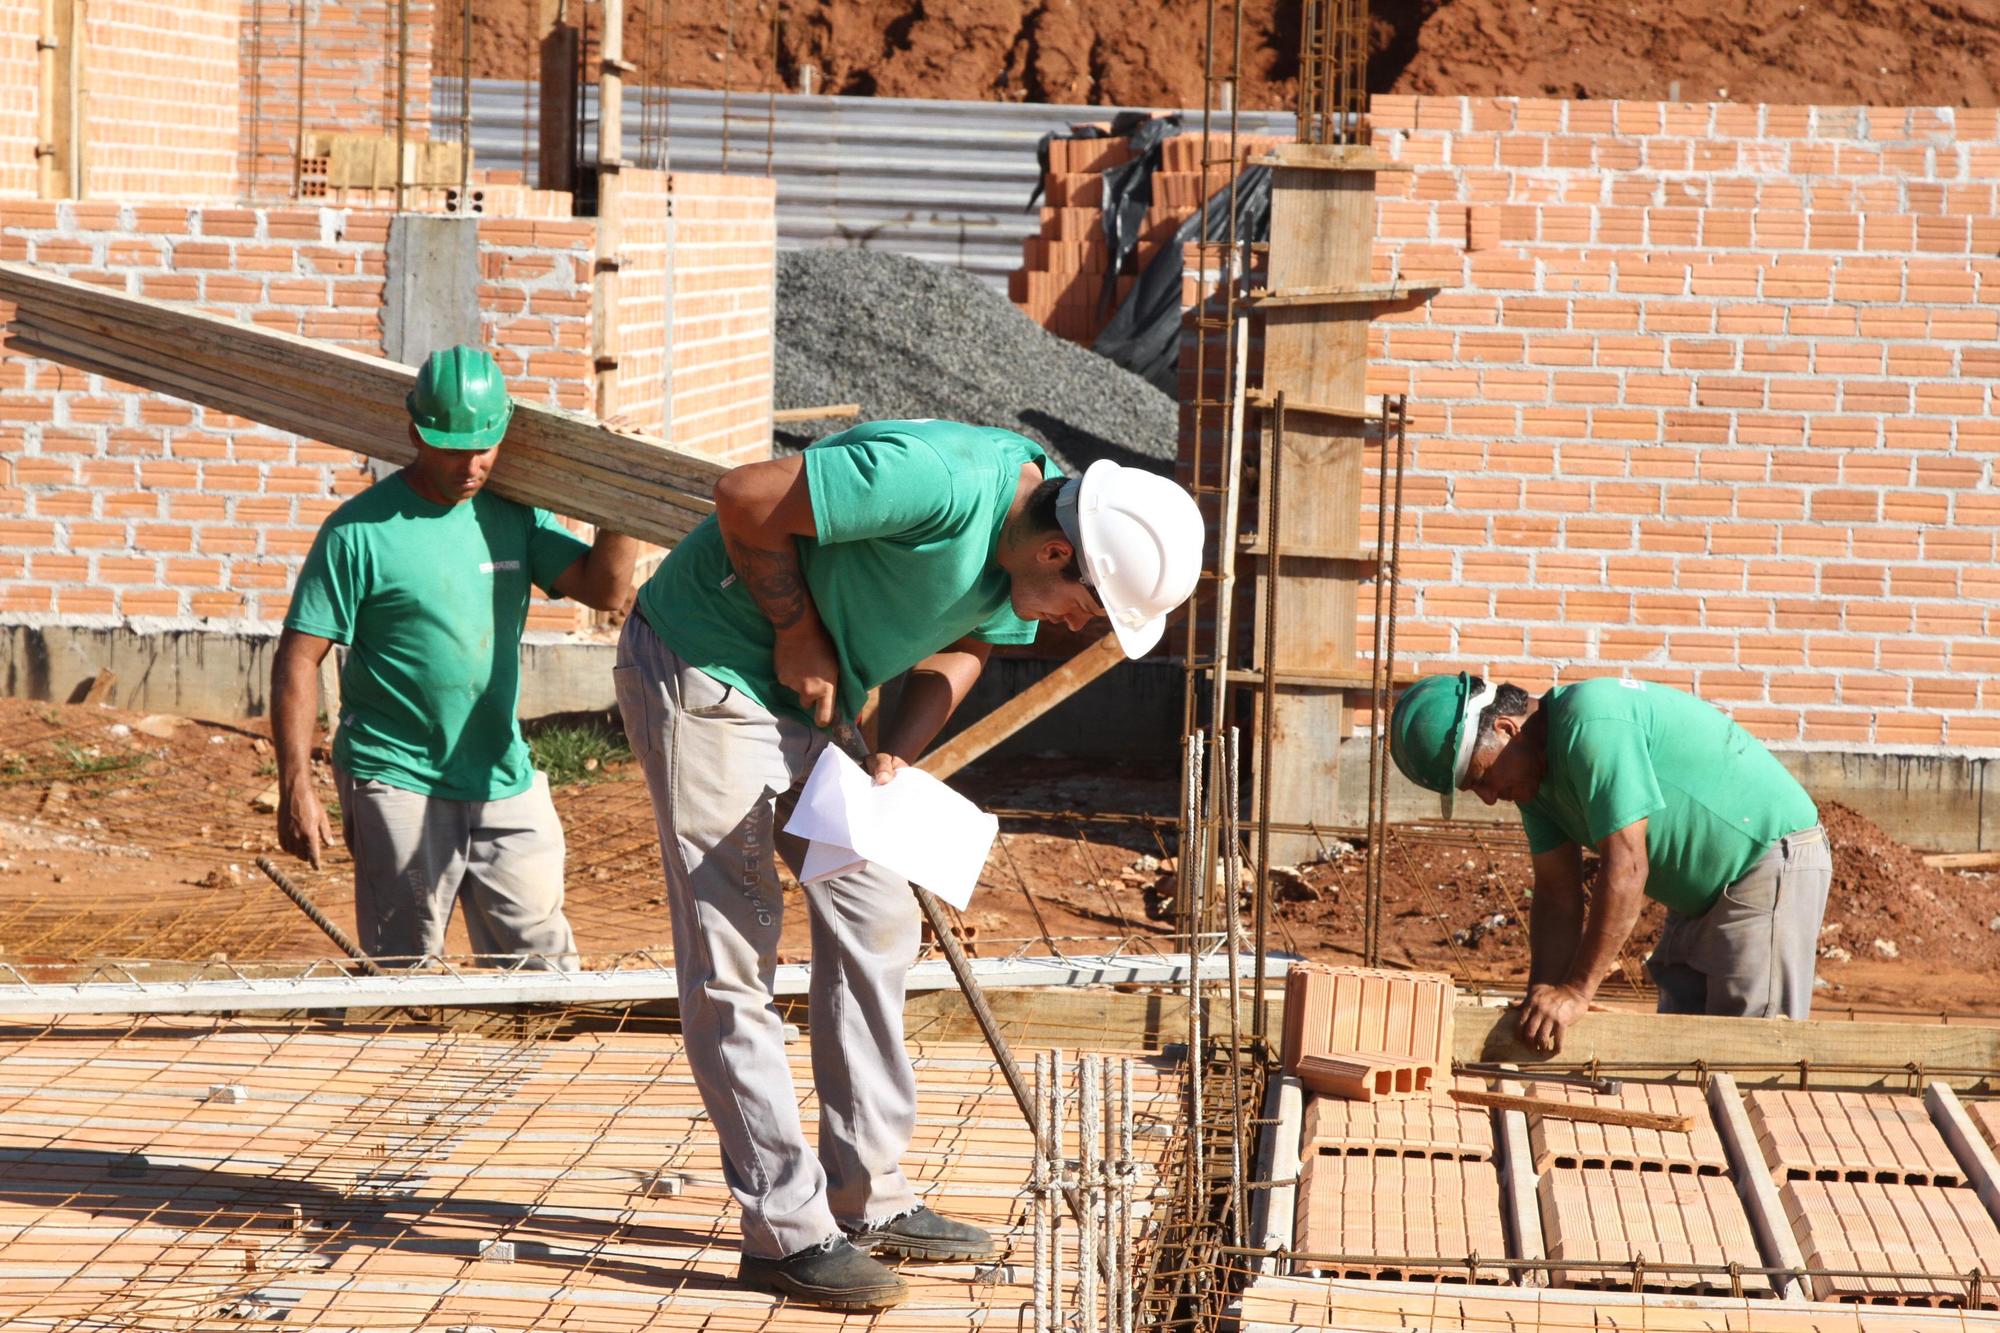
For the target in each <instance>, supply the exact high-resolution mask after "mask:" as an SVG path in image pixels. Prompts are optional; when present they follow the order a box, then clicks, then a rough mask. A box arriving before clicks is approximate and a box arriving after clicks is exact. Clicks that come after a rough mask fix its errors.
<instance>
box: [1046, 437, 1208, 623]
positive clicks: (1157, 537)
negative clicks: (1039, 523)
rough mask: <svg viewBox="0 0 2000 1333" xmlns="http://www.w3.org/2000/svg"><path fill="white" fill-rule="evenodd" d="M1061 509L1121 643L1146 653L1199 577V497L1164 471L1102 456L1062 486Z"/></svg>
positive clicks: (1085, 573) (1062, 519)
mask: <svg viewBox="0 0 2000 1333" xmlns="http://www.w3.org/2000/svg"><path fill="white" fill-rule="evenodd" d="M1056 517H1057V519H1058V520H1059V521H1060V522H1061V523H1062V528H1063V535H1064V536H1066V537H1068V538H1069V540H1070V545H1072V546H1074V547H1076V553H1077V559H1078V562H1079V563H1080V564H1081V565H1082V567H1083V581H1084V582H1085V583H1087V584H1089V585H1090V586H1091V588H1092V589H1094V590H1095V591H1096V593H1097V600H1098V601H1100V602H1102V603H1104V609H1105V611H1106V613H1108V614H1109V615H1110V617H1111V630H1112V632H1113V633H1114V634H1116V635H1117V636H1118V646H1119V647H1120V648H1123V649H1124V650H1125V656H1126V657H1128V658H1136V657H1143V656H1145V655H1146V654H1147V653H1148V652H1150V651H1151V650H1152V647H1153V645H1154V644H1156V643H1158V642H1159V641H1160V635H1161V634H1163V633H1165V632H1166V625H1167V614H1168V613H1169V612H1171V611H1172V610H1173V609H1174V608H1175V607H1177V606H1179V605H1180V604H1181V603H1182V602H1185V601H1186V600H1187V599H1188V596H1189V595H1190V594H1191V593H1193V592H1194V585H1195V581H1196V580H1197V579H1199V578H1200V577H1201V552H1202V544H1203V541H1204V538H1205V530H1204V525H1203V523H1202V521H1201V509H1200V507H1199V506H1198V505H1196V504H1195V502H1194V497H1193V496H1192V495H1189V494H1188V493H1187V492H1186V491H1184V490H1182V489H1181V488H1180V487H1179V486H1176V485H1175V484H1174V483H1173V482H1171V481H1169V480H1167V478H1165V477H1162V476H1157V475H1155V474H1154V473H1151V472H1147V471H1145V470H1144V469H1143V468H1136V467H1120V466H1119V465H1118V464H1116V463H1114V462H1112V461H1111V460H1110V459H1108V458H1102V459H1099V460H1098V461H1097V462H1095V463H1092V464H1091V465H1090V467H1089V468H1088V469H1086V470H1085V471H1084V474H1083V475H1082V476H1081V477H1077V478H1074V479H1072V480H1071V481H1070V482H1069V484H1068V485H1066V486H1064V487H1063V488H1062V491H1061V492H1060V494H1058V495H1057V497H1056Z"/></svg>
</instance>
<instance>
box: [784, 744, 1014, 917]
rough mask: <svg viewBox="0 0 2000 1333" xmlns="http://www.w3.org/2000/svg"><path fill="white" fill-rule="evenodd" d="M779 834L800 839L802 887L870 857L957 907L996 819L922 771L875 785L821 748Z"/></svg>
mask: <svg viewBox="0 0 2000 1333" xmlns="http://www.w3.org/2000/svg"><path fill="white" fill-rule="evenodd" d="M785 832H787V833H791V834H794V835H796V836H798V837H801V838H805V839H807V841H808V842H809V843H810V845H809V846H808V847H807V848H806V859H805V865H804V866H803V867H802V872H803V873H801V875H800V876H799V878H800V879H801V880H802V881H803V882H804V883H807V884H812V883H815V882H817V881H819V880H822V879H830V878H832V877H833V876H835V875H842V874H846V873H847V872H849V871H851V870H854V869H857V868H858V867H860V866H861V865H862V864H864V863H866V862H869V861H872V862H874V863H875V864H876V865H879V866H882V867H883V868H885V869H887V870H893V871H894V872H895V873H897V874H899V875H901V876H903V877H904V878H905V879H907V880H909V881H910V882H911V883H912V884H917V885H921V886H922V887H924V888H926V889H929V890H930V891H931V892H932V893H935V894H936V895H937V896H938V897H940V898H942V899H944V900H945V901H946V902H948V903H950V904H951V905H952V906H953V907H958V908H963V907H965V906H966V905H967V904H969V903H970V902H971V901H972V891H973V889H974V888H975V887H977V886H978V883H979V872H980V871H981V870H983V869H985V867H986V856H987V853H989V852H991V851H992V850H993V839H994V838H995V837H996V836H998V834H999V832H1000V821H999V820H998V819H997V818H995V817H994V816H992V815H989V814H987V813H986V812H985V811H984V810H981V809H980V808H979V807H978V806H976V805H974V804H973V803H972V802H971V801H968V800H966V799H965V798H964V797H963V796H960V795H959V794H958V793H957V792H955V791H953V790H952V789H951V788H949V787H947V786H945V785H944V784H943V783H942V782H939V781H938V780H937V779H936V778H934V777H932V776H931V775H930V774H928V773H926V772H924V771H922V770H921V769H915V768H905V769H902V770H901V771H899V772H898V773H897V774H896V777H895V780H894V781H893V782H890V783H888V784H887V785H886V786H881V787H878V786H876V785H875V781H874V779H872V778H870V777H869V776H868V774H867V773H866V772H864V771H863V770H862V768H861V766H860V765H859V764H857V763H855V762H854V761H853V760H852V759H850V758H848V757H847V755H846V754H844V753H843V752H842V751H841V750H840V748H839V747H838V746H833V745H829V746H827V747H826V748H825V749H824V750H822V751H820V756H819V762H818V763H816V764H814V765H813V771H812V773H811V775H810V776H808V777H807V778H806V785H805V790H804V791H802V792H800V793H799V802H798V805H797V806H796V807H794V808H793V810H792V817H791V820H790V821H789V822H788V823H786V825H785Z"/></svg>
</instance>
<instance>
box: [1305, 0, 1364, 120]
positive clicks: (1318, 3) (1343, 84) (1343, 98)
mask: <svg viewBox="0 0 2000 1333" xmlns="http://www.w3.org/2000/svg"><path fill="white" fill-rule="evenodd" d="M1367 109H1368V0H1305V12H1304V14H1303V15H1302V26H1301V31H1300V34H1299V102H1298V110H1299V141H1300V142H1301V143H1312V144H1352V143H1358V142H1360V136H1361V134H1362V129H1361V117H1362V114H1363V113H1364V112H1365V111H1367Z"/></svg>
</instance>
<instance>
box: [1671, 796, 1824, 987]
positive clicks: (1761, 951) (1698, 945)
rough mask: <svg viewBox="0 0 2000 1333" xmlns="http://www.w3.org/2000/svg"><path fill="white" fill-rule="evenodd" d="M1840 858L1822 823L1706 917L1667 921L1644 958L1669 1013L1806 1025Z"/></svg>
mask: <svg viewBox="0 0 2000 1333" xmlns="http://www.w3.org/2000/svg"><path fill="white" fill-rule="evenodd" d="M1832 881H1833V857H1832V854H1831V853H1830V852H1829V851H1828V850H1827V845H1826V831H1825V830H1824V829H1822V828H1820V827H1819V826H1817V825H1815V826H1814V827H1812V828H1809V829H1806V830H1804V831H1803V832H1799V833H1788V834H1786V835H1785V836H1784V837H1782V838H1780V839H1778V840H1777V841H1776V842H1774V843H1772V844H1771V848H1770V850H1769V851H1767V852H1765V853H1764V855H1763V856H1761V857H1759V858H1758V859H1757V861H1756V862H1755V863H1754V864H1753V865H1752V866H1751V867H1750V869H1749V870H1747V871H1746V872H1744V875H1743V878H1741V879H1739V880H1737V881H1736V882H1735V883H1734V884H1731V885H1730V886H1729V887H1728V888H1726V889H1724V890H1723V891H1722V896H1721V897H1719V898H1717V899H1716V900H1715V905H1714V906H1713V907H1711V908H1709V909H1708V911H1706V912H1704V913H1702V914H1701V915H1700V916H1682V915H1681V914H1680V913H1679V912H1669V913H1667V925H1666V929H1664V930H1662V931H1661V932H1660V942H1659V944H1658V945H1657V946H1655V947H1654V949H1653V953H1652V956H1651V957H1650V958H1648V959H1647V960H1646V970H1647V971H1648V972H1650V973H1652V975H1653V982H1654V984H1655V985H1657V986H1658V987H1659V988H1660V1005H1659V1009H1660V1012H1661V1013H1663V1014H1724V1015H1728V1016H1730V1017H1734V1018H1775V1017H1778V1016H1780V1015H1782V1016H1783V1017H1785V1018H1804V1017H1806V1016H1807V1015H1808V1014H1810V1013H1811V1012H1812V993H1813V968H1814V964H1815V962H1816V961H1817V959H1818V957H1819V926H1820V918H1821V917H1823V916H1825V915H1826V894H1827V888H1828V886H1829V885H1830V884H1831V883H1832Z"/></svg>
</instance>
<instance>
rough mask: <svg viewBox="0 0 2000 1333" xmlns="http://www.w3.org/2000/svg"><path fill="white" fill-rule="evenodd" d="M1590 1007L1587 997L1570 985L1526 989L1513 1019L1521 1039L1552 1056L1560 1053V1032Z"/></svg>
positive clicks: (1565, 1029) (1561, 1035) (1561, 1034)
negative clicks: (1516, 1015)
mask: <svg viewBox="0 0 2000 1333" xmlns="http://www.w3.org/2000/svg"><path fill="white" fill-rule="evenodd" d="M1589 1008H1590V997H1589V996H1587V995H1585V994H1584V993H1583V992H1582V991H1579V990H1577V989H1576V988H1575V987H1573V986H1548V985H1540V986H1530V987H1528V998H1527V999H1526V1000H1525V1001H1524V1002H1523V1003H1522V1005H1521V1012H1520V1015H1519V1017H1518V1018H1517V1019H1516V1021H1517V1023H1518V1024H1519V1026H1520V1030H1521V1040H1522V1041H1524V1042H1526V1043H1527V1044H1528V1045H1530V1046H1532V1047H1534V1048H1535V1049H1536V1050H1538V1051H1546V1052H1548V1053H1549V1054H1550V1055H1554V1054H1556V1053H1558V1052H1559V1051H1561V1050H1562V1039H1563V1033H1564V1032H1565V1031H1567V1030H1568V1028H1569V1025H1570V1024H1572V1023H1574V1022H1576V1020H1577V1019H1579V1018H1581V1017H1582V1016H1583V1015H1584V1013H1585V1012H1586V1011H1588V1010H1589Z"/></svg>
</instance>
